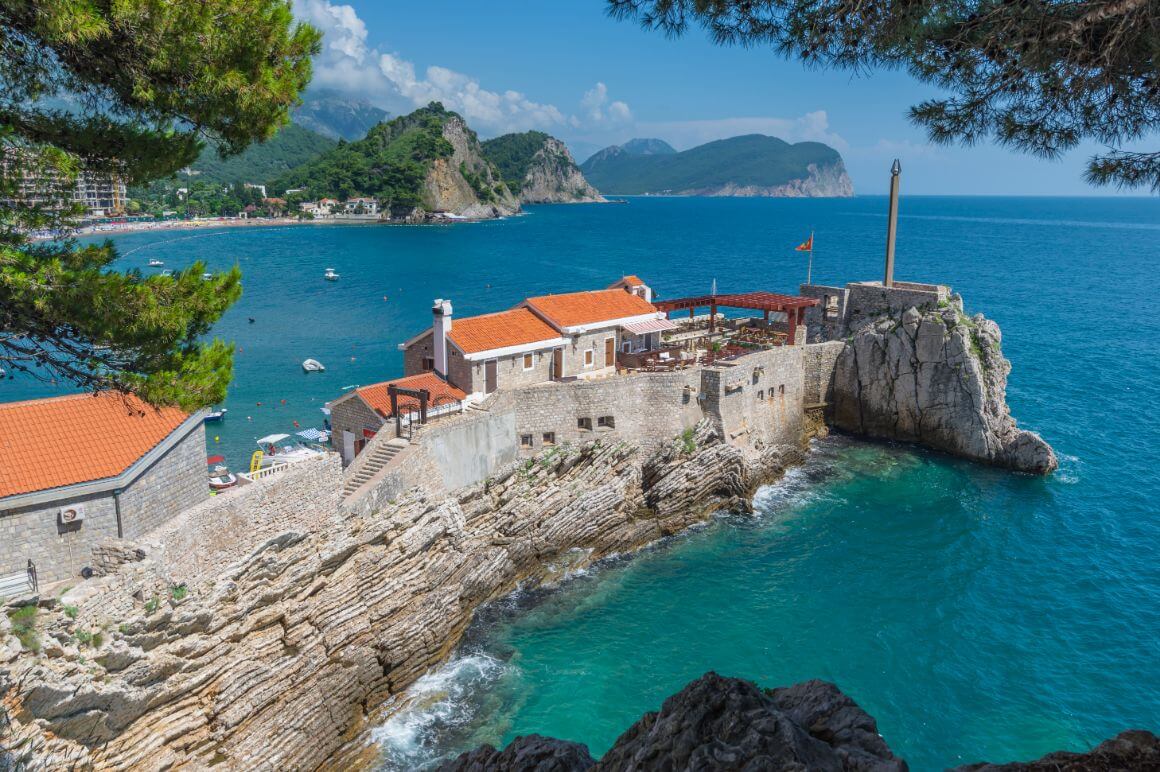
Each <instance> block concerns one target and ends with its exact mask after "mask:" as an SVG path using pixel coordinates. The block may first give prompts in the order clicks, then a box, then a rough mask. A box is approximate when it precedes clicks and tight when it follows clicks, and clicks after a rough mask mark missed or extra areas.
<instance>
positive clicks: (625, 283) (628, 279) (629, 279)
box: [608, 273, 644, 289]
mask: <svg viewBox="0 0 1160 772" xmlns="http://www.w3.org/2000/svg"><path fill="white" fill-rule="evenodd" d="M643 284H644V281H643V280H642V279H641V278H640V277H639V276H637V275H635V274H631V273H630V274H629V275H628V276H622V277H621V278H619V279H617V280H616V281H615V282H613V283H612V284H611V285H610V286H609V287H608V289H615V288H617V287H639V286H641V285H643Z"/></svg>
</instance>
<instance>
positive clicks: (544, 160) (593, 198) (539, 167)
mask: <svg viewBox="0 0 1160 772" xmlns="http://www.w3.org/2000/svg"><path fill="white" fill-rule="evenodd" d="M520 201H521V202H523V203H525V204H580V203H590V202H598V201H600V202H602V201H604V196H602V195H600V191H598V190H597V189H596V188H594V187H592V186H591V185H589V184H588V180H586V179H584V175H583V174H582V173H581V171H580V167H578V166H577V165H576V161H575V160H573V158H572V154H571V153H570V152H568V147H567V145H565V144H564V143H563V142H561V141H560V140H558V139H556V138H555V137H548V138H547V139H546V140H545V141H544V144H543V146H542V147H541V148H540V149H539V150H537V151H536V154H535V155H533V156H532V159H531V161H530V162H529V163H528V169H527V172H526V173H525V174H524V178H523V181H522V183H521V185H520Z"/></svg>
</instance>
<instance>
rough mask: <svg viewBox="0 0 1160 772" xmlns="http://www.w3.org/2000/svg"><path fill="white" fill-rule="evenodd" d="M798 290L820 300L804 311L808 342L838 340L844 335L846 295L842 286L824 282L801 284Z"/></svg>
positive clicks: (808, 296) (806, 295)
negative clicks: (832, 285)
mask: <svg viewBox="0 0 1160 772" xmlns="http://www.w3.org/2000/svg"><path fill="white" fill-rule="evenodd" d="M798 292H799V293H800V294H801V295H803V296H805V297H807V298H817V299H818V300H819V301H820V302H819V304H818V305H816V306H810V307H809V308H807V309H806V311H805V324H806V327H807V328H808V330H809V332H808V334H807V342H808V343H823V342H825V341H828V340H840V339H841V338H843V337H845V335H846V296H847V291H846V289H845V288H844V287H830V286H827V285H824V284H803V285H801V287H800V288H799V289H798Z"/></svg>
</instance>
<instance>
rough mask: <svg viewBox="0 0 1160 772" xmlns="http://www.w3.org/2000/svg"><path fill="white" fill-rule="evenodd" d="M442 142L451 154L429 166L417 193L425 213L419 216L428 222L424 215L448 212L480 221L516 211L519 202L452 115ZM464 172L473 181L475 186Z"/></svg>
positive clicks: (468, 131) (471, 136)
mask: <svg viewBox="0 0 1160 772" xmlns="http://www.w3.org/2000/svg"><path fill="white" fill-rule="evenodd" d="M443 139H445V140H447V141H448V142H449V143H451V146H452V148H454V151H453V152H452V154H451V157H450V158H439V159H436V160H435V161H434V162H433V163H432V164H431V169H430V171H428V172H427V178H426V180H425V181H424V183H423V188H422V190H421V191H420V197H421V199H422V201H423V208H424V210H426V211H425V212H422V213H421V215H419V216H421V217H422V218H423V219H424V220H429V219H430V218H429V215H428V214H427V213H428V212H452V213H454V214H457V215H461V216H463V217H467V218H469V219H473V220H482V219H488V218H493V217H504V216H507V215H510V214H514V213H516V212H518V211H519V210H520V203H519V201H517V200H516V197H515V196H513V195H512V193H511V191H510V190H508V188H507V186H506V185H505V184H504V183H503V181H502V180H501V179H499V176H498V175H497V174H496V173H495V169H494V167H493V166H492V165H491V164H490V163H488V161H487V160H486V159H484V157H483V151H482V149H481V148H480V145H479V139H478V138H477V137H476V136H475V132H474V131H472V130H471V129H470V128H468V126H467V124H466V123H465V122H464V120H463V119H462V118H460V117H459V116H458V115H452V116H451V117H450V118H448V119H447V122H446V123H445V124H444V125H443ZM464 172H466V174H467V175H468V176H470V177H471V178H472V179H474V180H475V181H476V185H475V186H473V185H472V183H471V180H469V179H468V177H467V176H464Z"/></svg>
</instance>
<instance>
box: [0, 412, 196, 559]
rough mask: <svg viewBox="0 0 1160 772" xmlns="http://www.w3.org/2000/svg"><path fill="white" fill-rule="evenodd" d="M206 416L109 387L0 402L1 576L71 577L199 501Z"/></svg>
mask: <svg viewBox="0 0 1160 772" xmlns="http://www.w3.org/2000/svg"><path fill="white" fill-rule="evenodd" d="M203 419H204V413H195V414H193V415H190V414H189V413H186V412H184V411H182V410H179V409H177V408H172V407H167V408H161V409H155V408H153V407H150V406H149V405H147V404H145V403H144V402H142V401H141V400H139V399H137V398H136V397H132V396H123V395H120V394H114V393H101V394H96V395H94V394H73V395H69V396H65V397H53V398H50V399H37V400H29V401H25V402H11V403H7V404H0V575H9V574H12V573H15V572H19V571H23V570H25V569H26V568H27V567H28V566H29V565H35V567H36V572H37V573H38V574H39V578H40V581H41V582H45V581H56V580H63V579H67V578H70V577H76V576H78V575H79V574H80V572H81V571H82V570H83V569H84V568H85V567H87V566H88V565H89V564H90V560H91V550H92V547H93V546H94V545H96V544H97V543H98V542H99V541H101V540H103V539H105V538H108V537H123V538H127V539H131V538H135V537H138V536H140V535H142V534H144V533H145V532H146V531H148V530H150V529H152V528H155V527H156V526H158V525H161V524H162V523H164V522H165V521H167V520H169V519H170V518H172V517H173V516H175V515H176V514H178V513H179V512H181V511H182V510H184V509H186V508H188V507H190V506H192V505H194V504H197V503H198V502H200V501H203V500H204V499H206V498H207V497H208V495H209V487H208V485H207V482H206V480H207V477H206V457H205V429H204V428H203V424H202V421H203Z"/></svg>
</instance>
